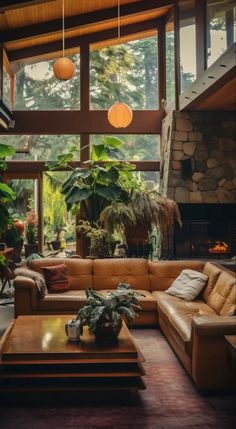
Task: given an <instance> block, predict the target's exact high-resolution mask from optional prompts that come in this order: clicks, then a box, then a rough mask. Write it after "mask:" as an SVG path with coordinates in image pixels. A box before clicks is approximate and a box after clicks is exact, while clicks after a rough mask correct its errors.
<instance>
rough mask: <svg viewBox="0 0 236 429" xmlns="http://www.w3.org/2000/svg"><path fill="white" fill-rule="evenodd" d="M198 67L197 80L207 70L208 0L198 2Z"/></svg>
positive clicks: (196, 3) (196, 6)
mask: <svg viewBox="0 0 236 429" xmlns="http://www.w3.org/2000/svg"><path fill="white" fill-rule="evenodd" d="M195 11H196V65H197V78H198V77H199V76H201V74H202V73H203V72H204V70H205V69H206V65H207V60H206V57H207V47H206V0H202V1H196V0H195Z"/></svg>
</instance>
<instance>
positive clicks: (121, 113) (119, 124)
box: [107, 101, 133, 128]
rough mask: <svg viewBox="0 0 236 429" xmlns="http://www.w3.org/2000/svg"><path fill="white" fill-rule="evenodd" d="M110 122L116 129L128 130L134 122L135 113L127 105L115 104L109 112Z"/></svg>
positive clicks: (118, 102)
mask: <svg viewBox="0 0 236 429" xmlns="http://www.w3.org/2000/svg"><path fill="white" fill-rule="evenodd" d="M107 118H108V121H109V122H110V124H111V125H112V126H113V127H115V128H126V127H128V125H129V124H130V123H131V122H132V119H133V112H132V110H131V108H130V107H129V106H128V104H126V103H121V102H120V101H117V103H115V104H113V105H112V106H111V107H110V109H109V110H108V115H107Z"/></svg>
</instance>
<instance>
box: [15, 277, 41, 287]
mask: <svg viewBox="0 0 236 429" xmlns="http://www.w3.org/2000/svg"><path fill="white" fill-rule="evenodd" d="M13 286H14V288H15V289H17V288H27V289H32V290H33V289H34V288H36V289H37V287H36V284H35V281H34V280H33V279H30V278H29V277H24V276H16V277H15V279H14V282H13Z"/></svg>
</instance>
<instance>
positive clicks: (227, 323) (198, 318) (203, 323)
mask: <svg viewBox="0 0 236 429" xmlns="http://www.w3.org/2000/svg"><path fill="white" fill-rule="evenodd" d="M192 324H193V331H194V333H196V334H197V335H200V336H208V335H213V336H217V335H232V334H236V317H235V316H218V315H217V314H209V315H200V314H196V315H195V316H194V317H193V321H192Z"/></svg>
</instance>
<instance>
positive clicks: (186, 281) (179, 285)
mask: <svg viewBox="0 0 236 429" xmlns="http://www.w3.org/2000/svg"><path fill="white" fill-rule="evenodd" d="M207 280H208V276H206V275H205V274H203V273H199V272H198V271H194V270H183V271H182V273H180V275H179V276H178V277H177V279H175V281H174V282H173V283H172V285H171V286H170V287H169V289H167V290H166V291H165V293H167V294H169V295H173V296H177V297H178V298H182V299H185V300H186V301H193V300H194V299H195V298H196V297H197V296H198V295H199V293H200V292H201V290H202V289H203V288H204V286H205V285H206V282H207Z"/></svg>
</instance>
